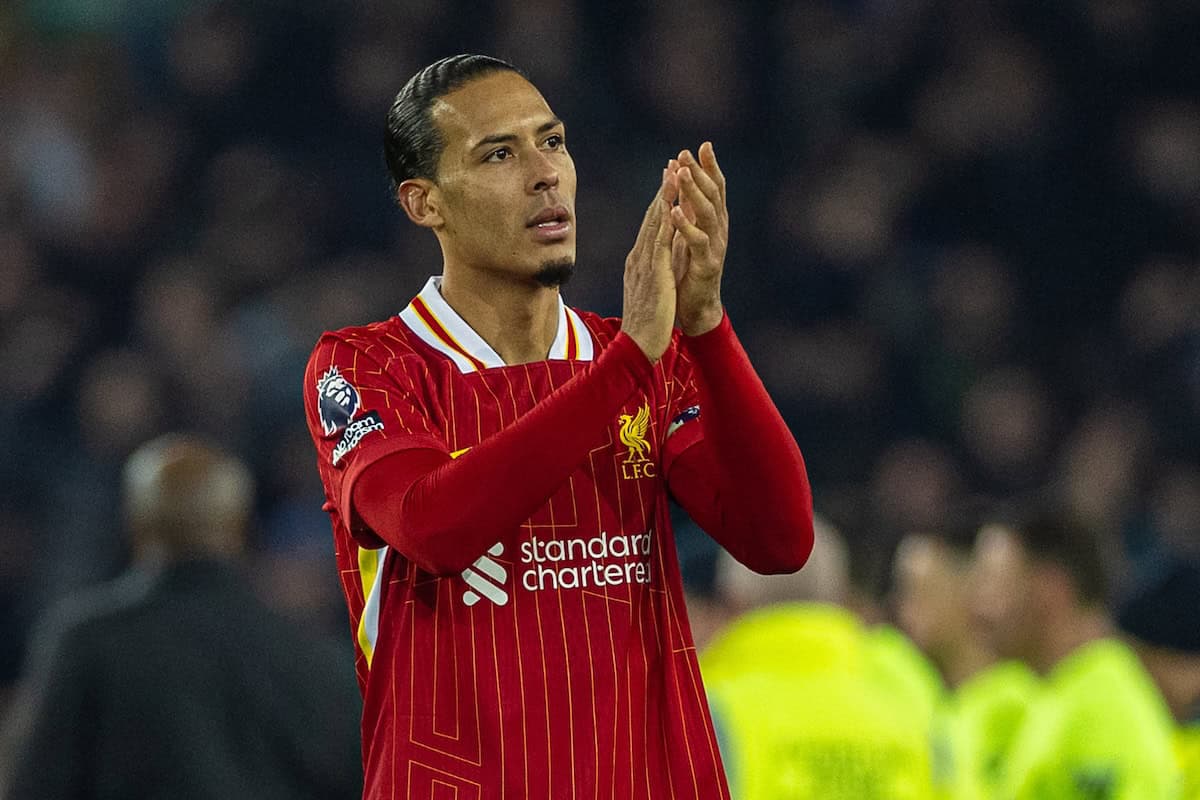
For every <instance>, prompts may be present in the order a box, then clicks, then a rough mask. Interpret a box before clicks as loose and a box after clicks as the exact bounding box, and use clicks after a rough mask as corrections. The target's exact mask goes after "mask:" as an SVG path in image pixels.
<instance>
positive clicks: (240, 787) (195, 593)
mask: <svg viewBox="0 0 1200 800" xmlns="http://www.w3.org/2000/svg"><path fill="white" fill-rule="evenodd" d="M123 495H124V502H125V513H126V519H127V522H128V528H129V531H130V533H131V535H132V536H131V546H132V549H133V553H134V567H133V568H132V569H131V570H130V571H129V572H127V573H126V574H125V575H123V576H122V577H120V578H118V579H117V580H115V581H113V582H112V583H110V584H107V585H104V586H102V587H101V588H99V589H97V590H93V591H91V592H89V593H86V594H79V595H75V596H73V597H72V598H70V599H69V600H68V601H66V602H64V603H63V604H61V605H60V606H59V607H57V608H56V609H55V611H54V612H53V613H51V614H49V615H48V616H47V617H46V619H45V620H44V621H43V622H42V624H41V625H40V626H39V631H38V633H37V635H36V637H35V644H34V647H33V649H32V651H31V657H30V661H29V663H28V666H27V670H26V673H25V675H26V685H25V686H24V687H23V694H22V696H18V698H17V701H16V705H15V709H16V714H15V715H14V717H13V719H12V720H11V721H10V722H11V725H10V727H9V730H8V736H7V737H6V739H7V741H9V743H10V748H11V752H12V761H11V765H10V766H11V775H10V780H9V782H8V785H7V787H2V786H0V796H3V797H4V798H6V800H25V798H37V800H53V798H67V797H69V798H173V799H174V800H178V799H179V798H235V797H236V798H243V797H244V798H259V799H261V798H310V797H311V798H338V797H345V798H351V797H354V798H356V797H359V796H360V795H361V791H362V777H361V768H360V763H361V762H360V754H359V744H358V743H359V733H358V724H359V717H360V713H361V702H360V700H359V697H358V689H357V687H356V686H355V684H354V680H353V677H352V676H353V674H354V671H353V668H352V664H351V663H350V662H349V660H348V658H342V657H339V654H338V653H337V651H336V650H332V649H329V648H328V646H327V645H325V644H324V643H323V642H321V641H319V640H315V639H312V638H310V637H309V636H307V635H305V634H304V633H302V632H300V631H298V630H296V629H295V628H294V627H293V626H292V625H290V624H288V623H286V622H285V621H284V620H283V619H282V618H281V617H279V616H278V615H277V614H275V613H274V612H272V611H270V610H269V609H268V608H267V607H266V606H265V605H264V604H263V603H262V602H261V601H260V600H259V599H258V598H257V597H256V596H255V595H254V592H253V590H252V589H251V585H250V583H249V582H248V580H247V579H246V577H244V576H243V575H242V574H241V572H240V571H239V568H238V564H237V561H238V559H239V557H240V556H241V554H242V552H243V548H244V538H243V537H244V533H245V529H246V525H247V522H248V520H249V517H250V513H251V507H252V498H253V484H252V480H251V477H250V474H249V472H248V470H247V469H246V468H245V467H244V466H243V465H242V464H241V463H239V462H238V461H236V460H234V459H232V458H231V457H229V456H226V455H224V454H222V453H220V452H218V451H216V450H214V449H212V448H211V447H209V446H208V445H206V444H204V443H202V442H200V441H197V440H193V439H190V438H187V437H183V436H176V435H172V436H165V437H162V438H159V439H155V440H154V441H152V442H150V443H149V444H147V445H144V446H143V447H141V448H140V449H139V450H137V451H136V452H135V453H134V454H133V455H132V456H131V457H130V458H129V460H128V462H127V463H126V466H125V471H124V482H123ZM2 763H3V762H0V764H2Z"/></svg>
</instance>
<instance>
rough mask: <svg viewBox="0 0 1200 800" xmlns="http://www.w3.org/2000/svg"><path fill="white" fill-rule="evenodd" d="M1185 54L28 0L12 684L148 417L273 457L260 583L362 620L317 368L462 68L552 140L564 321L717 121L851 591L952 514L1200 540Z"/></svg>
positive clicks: (18, 188)
mask: <svg viewBox="0 0 1200 800" xmlns="http://www.w3.org/2000/svg"><path fill="white" fill-rule="evenodd" d="M1197 42H1200V14H1198V13H1197V11H1196V6H1195V4H1194V3H1192V2H1189V1H1188V0H1159V1H1158V2H1142V1H1141V0H1062V2H1053V3H1045V2H1034V1H1032V0H1030V1H1028V2H1018V1H1016V0H1014V1H1012V2H1001V1H1000V0H995V1H994V2H982V1H975V2H971V1H968V2H964V1H963V0H952V1H951V0H947V1H945V2H943V1H940V0H909V1H907V2H868V1H867V0H861V1H860V2H851V1H850V0H811V1H810V2H760V3H719V2H711V1H706V0H687V1H686V2H684V0H675V1H673V2H657V3H653V4H650V5H649V6H645V7H643V6H642V5H641V4H638V6H637V7H633V6H630V7H624V6H618V5H615V4H608V3H599V2H582V0H579V1H576V2H571V1H570V0H551V1H548V2H529V1H528V0H522V2H515V1H511V0H509V1H504V0H501V1H498V2H492V3H466V2H427V1H425V0H414V1H410V2H383V1H382V0H363V1H361V2H353V3H349V2H332V0H326V2H319V1H317V0H310V1H309V2H283V0H251V1H248V2H204V1H203V0H193V1H189V0H109V1H108V2H99V1H98V0H16V1H15V2H8V3H5V4H4V6H3V8H2V9H0V384H2V385H3V389H2V397H3V404H2V406H0V415H2V418H3V424H2V425H0V432H2V433H0V436H2V437H3V440H2V442H0V451H2V452H3V455H2V456H0V471H2V476H3V480H0V527H2V530H0V689H2V687H5V686H9V685H11V684H12V683H13V682H14V681H15V680H16V678H17V677H18V674H19V670H20V663H21V657H22V652H23V647H24V643H25V640H26V635H27V632H28V630H29V626H30V624H31V621H32V620H33V619H34V618H35V617H36V615H37V614H38V613H39V612H40V611H41V610H43V609H45V608H46V607H47V605H48V604H50V603H51V602H52V601H53V600H55V599H56V598H59V597H62V596H63V595H64V594H66V593H69V592H72V591H74V590H76V589H78V588H80V587H84V586H88V585H91V584H94V583H96V582H98V581H101V580H103V579H106V578H108V577H110V576H112V575H114V574H116V573H117V572H118V571H119V570H120V569H121V567H122V566H123V563H124V558H125V548H124V545H123V542H122V534H121V525H120V519H119V507H118V502H117V488H118V478H119V469H120V465H121V463H122V461H123V459H124V458H125V456H126V455H127V454H128V453H129V452H130V451H131V449H132V448H133V447H135V446H136V445H138V444H140V443H141V442H143V441H145V440H146V439H148V438H150V437H151V436H153V435H155V434H158V433H161V432H163V431H167V430H175V429H190V430H194V431H199V432H202V433H205V434H207V435H209V436H211V437H213V438H215V439H216V440H218V441H220V442H222V443H223V444H225V445H226V446H227V447H229V448H231V449H232V450H234V451H235V452H237V453H238V454H240V455H241V456H243V457H244V458H245V459H246V460H247V461H248V462H249V463H250V464H251V465H252V466H253V467H254V469H255V471H256V474H257V477H258V480H259V482H260V486H259V497H258V524H257V526H256V536H255V540H254V544H255V558H256V562H257V566H258V569H257V572H256V574H257V575H258V576H259V579H260V583H261V589H262V591H263V593H264V595H266V596H267V597H268V598H270V599H271V600H272V602H274V603H275V604H277V605H278V606H280V607H281V608H283V609H285V610H287V611H289V612H292V613H295V614H296V615H297V616H299V617H301V618H303V619H306V620H308V621H310V622H311V621H312V620H314V619H319V620H321V621H323V622H324V624H326V625H327V626H328V628H329V631H330V635H332V636H340V637H344V636H345V635H346V630H345V621H344V620H345V614H344V609H343V605H342V600H341V597H340V594H339V590H338V585H337V580H336V568H335V565H334V562H333V559H332V554H331V537H330V532H329V524H328V521H327V518H326V517H325V515H324V514H323V513H322V512H321V508H320V506H321V502H322V494H321V486H320V483H319V481H318V478H317V472H316V469H315V461H314V459H315V456H314V452H313V449H312V445H311V443H310V442H309V440H308V437H307V434H306V432H305V427H304V419H303V409H302V405H301V391H300V388H301V387H300V380H301V376H302V373H303V366H304V362H305V358H306V357H307V354H308V352H309V350H310V348H311V347H312V345H313V344H314V342H315V341H316V338H317V336H318V335H319V333H320V332H321V331H322V330H325V329H330V328H336V327H340V326H343V325H348V324H357V323H363V322H366V321H370V320H374V319H379V318H382V317H384V316H386V315H388V314H391V313H395V312H396V311H398V310H399V309H400V308H402V307H403V306H404V304H405V303H406V302H407V300H408V299H409V298H410V296H411V295H412V294H414V293H415V292H416V290H418V289H419V288H420V286H421V285H422V282H423V280H424V278H425V277H426V276H427V275H429V274H433V273H436V272H438V271H439V269H440V261H439V256H438V253H437V249H436V244H435V242H434V240H433V238H432V237H431V236H429V235H428V234H426V233H424V232H420V231H418V230H416V229H415V228H413V227H412V226H411V225H409V224H407V223H406V221H405V220H404V219H403V218H402V216H401V215H400V214H399V213H398V212H397V211H396V210H395V209H394V207H393V206H392V204H391V201H390V198H389V196H388V190H387V181H386V178H385V172H384V168H383V164H382V157H381V138H382V137H381V133H382V122H383V116H384V113H385V111H386V109H387V106H388V105H389V103H390V100H391V97H392V96H393V95H394V94H395V92H396V90H397V89H398V88H399V87H400V85H401V84H402V83H403V82H404V81H405V80H406V79H407V77H408V76H409V75H410V74H411V73H412V72H413V71H415V70H416V69H417V68H419V67H421V66H423V65H424V64H426V63H428V62H430V61H432V60H434V59H436V58H439V57H441V56H444V55H449V54H452V53H455V52H463V51H478V52H486V53H489V54H494V55H498V56H500V57H503V58H506V59H508V60H511V61H513V62H514V63H516V64H518V65H519V66H521V67H522V68H524V69H525V70H526V71H527V72H528V73H529V75H530V76H531V77H532V79H533V81H534V82H535V83H536V84H537V85H538V86H539V87H540V88H541V89H542V91H543V92H544V94H545V95H546V96H547V98H548V100H549V101H550V103H551V105H552V107H553V108H554V109H555V110H556V111H557V112H558V113H559V115H560V116H562V117H563V118H564V119H565V120H566V123H567V130H568V136H569V144H570V149H571V151H572V153H573V155H574V157H575V160H576V164H577V167H578V171H579V177H580V191H579V202H578V207H579V220H580V239H579V242H580V251H579V261H580V267H581V268H580V269H579V270H578V274H577V276H576V278H575V279H574V281H573V282H572V283H571V284H570V285H569V286H568V287H567V289H566V291H565V295H566V298H567V300H568V302H570V303H571V304H573V305H576V306H580V307H585V308H593V309H596V310H599V311H603V312H608V313H613V314H616V313H619V310H620V297H621V293H620V291H621V266H622V264H623V260H624V256H625V253H626V252H627V250H628V248H629V247H630V245H631V244H632V242H633V237H634V234H635V232H636V230H637V224H638V221H639V219H640V215H641V212H642V210H643V209H644V207H645V203H646V202H647V199H648V197H649V196H650V194H651V192H652V191H653V189H654V186H655V185H656V181H657V179H658V171H659V167H660V165H661V163H662V162H663V161H664V160H665V159H666V158H668V157H669V156H671V155H673V154H674V153H676V152H678V151H679V150H680V149H681V148H683V147H691V148H695V147H696V146H697V145H698V144H699V143H700V142H701V141H702V140H703V139H705V138H711V139H712V140H713V141H714V142H715V143H716V150H717V153H718V155H719V157H720V158H721V160H722V164H723V166H724V169H725V172H726V174H727V176H728V180H729V186H730V198H731V206H732V224H733V238H732V244H731V250H730V255H729V260H728V267H727V277H726V282H725V292H726V299H727V303H728V306H729V308H730V313H731V315H732V317H733V319H734V322H735V325H736V326H737V328H738V330H739V332H740V334H741V336H742V338H743V340H744V342H745V343H746V345H747V348H748V349H749V351H750V353H751V356H752V358H753V360H754V362H755V363H756V365H757V366H758V368H759V370H760V372H761V374H762V376H763V378H764V380H765V382H766V384H767V386H768V388H769V389H770V390H771V392H772V394H773V396H774V397H775V399H776V401H777V403H778V405H779V406H780V408H781V410H782V411H783V413H784V416H785V418H786V419H787V420H788V422H789V423H790V424H791V426H792V429H793V431H794V432H795V435H796V438H797V440H798V441H799V443H800V445H801V447H802V449H803V450H804V452H805V455H806V457H807V460H808V466H809V471H810V475H811V478H812V481H813V485H814V493H815V497H816V501H817V505H818V507H819V508H820V509H822V510H823V511H825V512H826V513H828V514H829V515H831V516H832V517H833V518H835V519H836V520H838V521H839V523H840V524H841V525H842V527H843V529H844V530H845V532H846V534H847V537H848V539H849V540H850V544H851V546H852V550H853V559H852V563H853V565H854V567H855V571H856V574H857V576H858V578H859V580H860V582H861V583H862V584H863V585H864V586H865V587H867V588H868V589H870V590H871V591H877V592H880V593H882V592H884V591H885V589H886V586H885V580H884V579H885V576H886V573H887V556H888V554H889V552H890V551H891V549H892V547H893V545H894V543H895V541H896V540H897V538H898V537H899V536H900V535H901V534H903V533H904V532H906V531H910V530H913V529H916V528H921V527H922V526H928V525H931V524H934V523H936V522H937V521H938V520H939V519H940V518H941V516H942V515H943V514H944V512H945V509H947V508H949V507H951V506H952V505H954V504H955V503H956V502H957V501H958V500H960V499H962V498H964V497H966V496H968V495H980V494H982V495H986V496H990V497H996V498H1007V497H1012V496H1015V495H1019V494H1023V493H1026V492H1030V491H1034V490H1039V489H1042V488H1044V487H1050V489H1051V491H1052V492H1053V493H1054V494H1055V495H1056V496H1057V497H1058V498H1059V499H1060V500H1062V501H1063V502H1065V503H1066V504H1067V505H1068V506H1070V507H1071V508H1072V509H1073V510H1074V511H1075V512H1077V513H1078V514H1079V515H1081V516H1082V517H1083V518H1085V519H1087V520H1089V521H1091V522H1093V523H1094V524H1097V525H1099V526H1102V527H1103V528H1104V529H1105V531H1106V532H1107V533H1108V535H1109V536H1110V538H1111V542H1112V548H1113V552H1114V553H1122V554H1124V555H1125V556H1126V557H1127V563H1129V564H1132V563H1135V562H1136V561H1137V559H1139V558H1140V557H1142V556H1143V555H1144V554H1145V553H1147V552H1148V551H1149V550H1150V549H1152V548H1153V547H1154V546H1156V545H1157V544H1161V543H1164V542H1170V543H1172V544H1173V545H1174V546H1176V547H1179V548H1182V549H1185V550H1191V551H1200V456H1198V454H1200V425H1197V419H1198V417H1197V415H1198V413H1200V103H1198V101H1197V98H1200V59H1198V58H1197V57H1196V43H1197ZM681 537H682V539H683V544H682V545H681V546H682V547H683V548H684V556H685V565H686V567H687V570H688V579H689V582H690V584H691V585H692V587H693V589H694V590H695V591H697V592H701V593H702V592H703V591H704V590H705V584H706V581H707V573H706V568H705V564H706V562H707V560H708V555H709V554H708V553H707V552H706V550H705V548H704V547H703V546H701V545H699V544H697V542H698V541H699V540H698V539H697V538H696V535H695V534H694V532H691V533H689V532H687V531H685V532H683V533H682V534H681ZM345 642H346V646H347V647H349V646H350V642H349V639H348V638H346V639H345ZM3 696H4V695H3V694H0V698H3ZM2 710H3V708H2V702H0V711H2Z"/></svg>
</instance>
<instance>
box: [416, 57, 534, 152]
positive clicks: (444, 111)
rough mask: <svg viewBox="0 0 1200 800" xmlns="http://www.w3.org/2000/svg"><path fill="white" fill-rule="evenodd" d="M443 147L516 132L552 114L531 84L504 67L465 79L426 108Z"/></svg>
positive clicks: (461, 144) (469, 145)
mask: <svg viewBox="0 0 1200 800" xmlns="http://www.w3.org/2000/svg"><path fill="white" fill-rule="evenodd" d="M430 111H431V114H432V117H433V121H434V124H436V125H437V126H438V129H439V130H440V131H441V133H442V136H443V139H444V141H445V145H446V149H451V148H452V147H456V146H457V147H467V148H470V147H472V146H474V144H476V143H477V142H478V141H479V140H480V139H482V138H484V137H485V136H494V135H498V134H520V133H522V132H524V131H526V130H527V129H530V128H536V127H537V126H539V125H541V124H543V123H544V122H546V121H547V120H549V119H550V118H552V117H553V116H554V112H552V111H551V110H550V106H549V105H548V104H547V103H546V99H545V98H544V97H542V93H541V92H539V91H538V90H537V87H535V86H534V85H533V84H532V83H530V82H529V81H527V80H525V79H524V78H522V77H521V76H520V75H518V74H517V73H515V72H510V71H508V70H505V71H502V72H493V73H491V74H489V75H484V76H483V77H481V78H476V79H474V80H471V81H468V82H467V83H466V84H464V85H462V86H460V87H458V88H457V89H455V90H454V91H453V92H450V93H449V94H446V95H443V96H442V97H439V98H438V99H437V100H435V101H434V103H433V106H432V108H431V109H430Z"/></svg>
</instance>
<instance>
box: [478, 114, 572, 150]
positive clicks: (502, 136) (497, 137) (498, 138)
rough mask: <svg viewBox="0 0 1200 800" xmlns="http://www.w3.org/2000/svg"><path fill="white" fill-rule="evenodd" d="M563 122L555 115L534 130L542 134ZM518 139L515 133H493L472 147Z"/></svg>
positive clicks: (538, 134) (535, 132) (536, 133)
mask: <svg viewBox="0 0 1200 800" xmlns="http://www.w3.org/2000/svg"><path fill="white" fill-rule="evenodd" d="M562 124H563V121H562V120H561V119H559V118H558V117H554V118H553V119H551V120H548V121H546V122H543V123H542V124H541V125H539V126H538V128H537V130H536V131H534V134H535V135H537V136H540V135H542V134H543V133H545V132H546V131H549V130H552V129H554V128H557V127H558V126H559V125H562ZM516 139H517V135H516V134H515V133H493V134H492V135H491V136H485V137H483V138H482V139H480V140H479V141H478V142H476V143H475V146H474V147H472V148H471V149H472V150H478V149H479V148H480V147H483V146H484V145H485V144H505V143H506V142H514V141H516Z"/></svg>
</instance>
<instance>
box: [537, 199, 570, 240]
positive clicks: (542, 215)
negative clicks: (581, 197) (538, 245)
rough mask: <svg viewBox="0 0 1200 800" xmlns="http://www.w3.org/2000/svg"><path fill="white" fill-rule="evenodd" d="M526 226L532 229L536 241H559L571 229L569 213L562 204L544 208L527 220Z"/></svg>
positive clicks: (565, 236)
mask: <svg viewBox="0 0 1200 800" xmlns="http://www.w3.org/2000/svg"><path fill="white" fill-rule="evenodd" d="M526 227H527V228H529V229H530V230H532V231H533V235H534V238H535V239H537V240H538V241H541V242H557V241H561V240H562V239H565V238H567V234H569V233H570V231H571V213H570V212H569V211H567V209H566V208H564V207H562V206H554V207H551V208H544V209H542V210H541V211H539V212H538V213H537V214H535V215H534V217H533V218H532V219H531V220H529V222H528V223H527V224H526Z"/></svg>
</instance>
